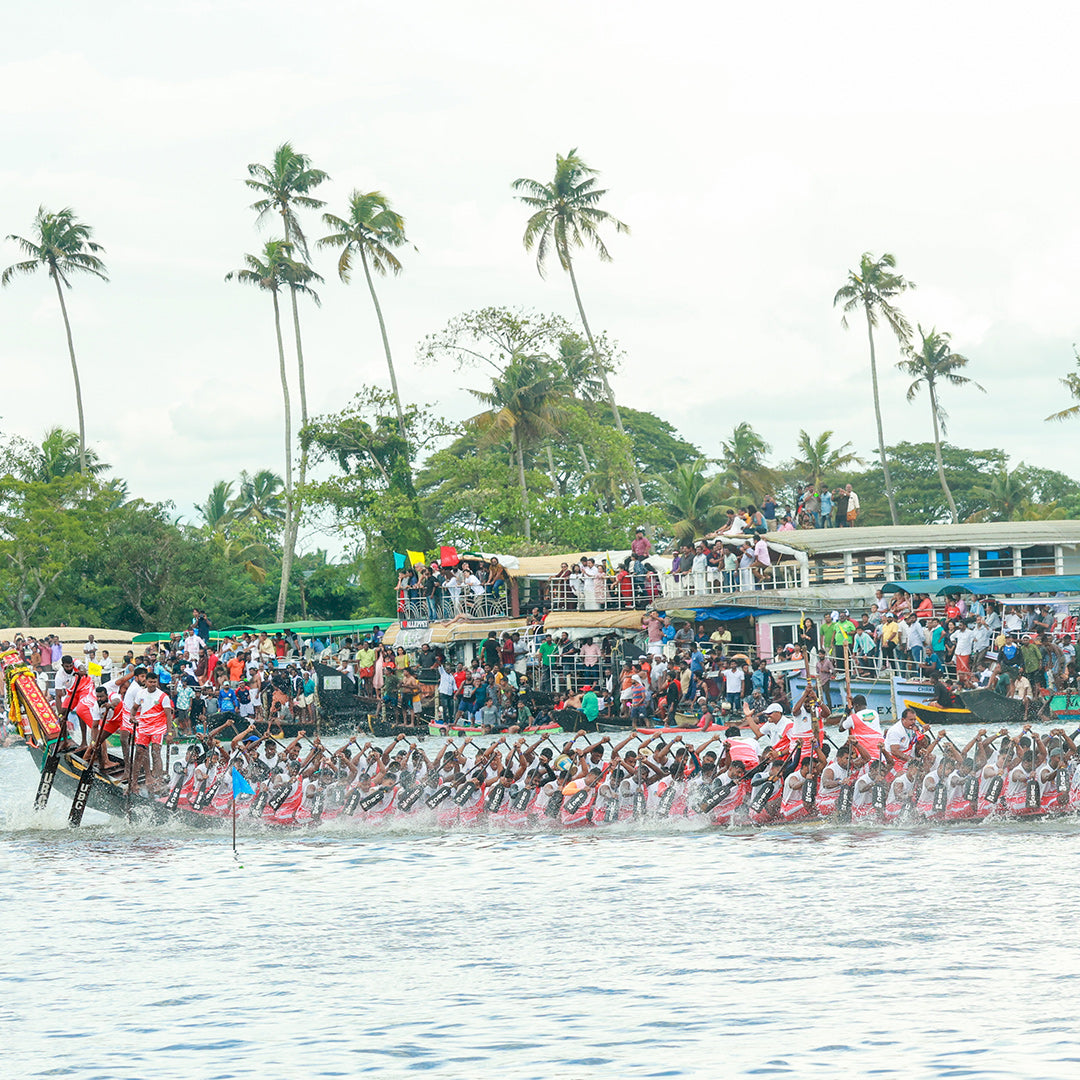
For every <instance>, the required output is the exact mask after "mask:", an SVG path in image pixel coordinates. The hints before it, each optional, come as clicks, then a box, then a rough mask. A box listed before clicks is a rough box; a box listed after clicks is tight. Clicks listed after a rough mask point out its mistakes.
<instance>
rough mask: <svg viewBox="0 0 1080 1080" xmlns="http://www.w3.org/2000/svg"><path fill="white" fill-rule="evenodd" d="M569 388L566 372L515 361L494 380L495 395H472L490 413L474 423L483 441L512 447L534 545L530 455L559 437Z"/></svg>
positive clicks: (535, 361)
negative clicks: (528, 472) (527, 477)
mask: <svg viewBox="0 0 1080 1080" xmlns="http://www.w3.org/2000/svg"><path fill="white" fill-rule="evenodd" d="M565 385H566V384H565V382H564V377H563V375H562V372H560V371H559V370H558V368H557V367H556V365H555V364H553V363H552V362H551V361H550V360H548V359H547V358H546V357H542V356H515V357H512V358H511V360H510V363H509V364H507V365H506V368H505V370H503V371H502V372H501V373H500V374H499V375H496V376H495V377H494V378H493V379H492V380H491V389H490V390H470V391H469V393H470V394H472V395H473V397H475V398H476V399H477V400H478V401H481V402H483V403H484V404H485V405H487V407H488V408H487V410H486V411H484V412H482V413H480V414H479V415H477V416H474V417H473V418H472V419H471V420H470V421H469V423H470V424H472V425H474V426H475V427H476V428H477V430H478V431H479V432H480V434H481V436H482V441H484V442H486V443H488V444H489V445H490V444H492V443H501V442H504V441H506V440H509V442H510V446H511V452H512V454H513V458H514V462H515V464H516V465H517V471H518V483H519V485H520V487H521V505H522V513H523V516H524V532H525V539H526V540H531V539H532V519H531V515H530V513H529V490H528V487H527V485H526V483H525V455H526V453H527V452H528V451H530V450H532V449H534V448H535V447H537V446H538V445H539V444H540V443H541V442H543V441H544V439H547V438H550V437H551V436H552V435H554V434H555V433H556V432H558V430H559V425H560V424H561V423H562V422H563V420H564V408H563V405H562V400H563V398H564V396H565Z"/></svg>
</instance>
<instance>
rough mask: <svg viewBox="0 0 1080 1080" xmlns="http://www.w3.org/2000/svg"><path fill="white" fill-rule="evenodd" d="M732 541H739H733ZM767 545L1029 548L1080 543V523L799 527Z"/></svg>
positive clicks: (824, 550) (772, 536)
mask: <svg viewBox="0 0 1080 1080" xmlns="http://www.w3.org/2000/svg"><path fill="white" fill-rule="evenodd" d="M732 539H736V540H737V539H738V537H733V538H732ZM765 539H766V541H768V542H769V543H776V544H782V545H784V546H785V547H791V548H796V549H797V550H799V551H805V552H806V553H807V554H808V555H819V554H821V555H824V554H831V553H833V552H844V551H885V550H888V549H890V548H927V547H943V548H945V547H976V548H995V547H1012V546H1014V545H1017V546H1021V547H1023V546H1027V545H1031V544H1078V545H1080V520H1076V521H988V522H984V523H982V524H979V525H874V526H870V527H868V528H854V529H795V530H794V531H789V532H771V533H767V534H766V536H765Z"/></svg>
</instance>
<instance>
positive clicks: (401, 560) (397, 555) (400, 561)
mask: <svg viewBox="0 0 1080 1080" xmlns="http://www.w3.org/2000/svg"><path fill="white" fill-rule="evenodd" d="M406 562H407V560H406V558H405V556H404V555H402V554H401V552H400V551H395V552H394V569H395V570H404V569H405V563H406Z"/></svg>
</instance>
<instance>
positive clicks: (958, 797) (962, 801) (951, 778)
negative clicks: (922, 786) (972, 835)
mask: <svg viewBox="0 0 1080 1080" xmlns="http://www.w3.org/2000/svg"><path fill="white" fill-rule="evenodd" d="M967 779H968V778H967V777H966V776H964V775H963V774H962V773H961V772H960V771H959V769H954V770H953V771H952V772H951V773H949V775H948V777H947V778H946V780H945V781H944V782H945V783H946V784H948V786H949V795H948V802H947V803H946V806H945V817H946V819H947V820H948V821H960V820H962V819H963V818H969V817H972V816H973V814H974V813H975V811H974V809H973V808H972V806H971V800H970V799H966V798H964V786H965V785H966V784H967Z"/></svg>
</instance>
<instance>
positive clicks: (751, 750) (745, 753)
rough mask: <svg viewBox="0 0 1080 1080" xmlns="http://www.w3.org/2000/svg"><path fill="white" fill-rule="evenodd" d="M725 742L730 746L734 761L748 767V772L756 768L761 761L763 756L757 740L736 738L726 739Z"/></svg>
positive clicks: (729, 749) (729, 750)
mask: <svg viewBox="0 0 1080 1080" xmlns="http://www.w3.org/2000/svg"><path fill="white" fill-rule="evenodd" d="M725 742H726V743H727V746H728V752H729V753H730V754H731V760H732V761H741V762H742V763H743V764H744V765H745V766H746V771H747V772H749V771H750V770H751V769H753V768H756V767H757V765H758V763H759V762H760V761H761V754H760V753H759V752H758V744H757V739H750V738H743V737H742V736H739V737H738V738H735V737H734V736H733V737H732V738H730V739H726V740H725Z"/></svg>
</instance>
